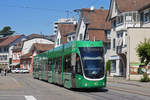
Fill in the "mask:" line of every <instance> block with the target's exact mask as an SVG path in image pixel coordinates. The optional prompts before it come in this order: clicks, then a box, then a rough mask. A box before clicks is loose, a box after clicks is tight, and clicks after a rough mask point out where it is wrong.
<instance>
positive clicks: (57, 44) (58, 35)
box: [55, 30, 62, 47]
mask: <svg viewBox="0 0 150 100" xmlns="http://www.w3.org/2000/svg"><path fill="white" fill-rule="evenodd" d="M58 39H59V41H58ZM61 41H62V39H61V35H60V31H59V30H58V32H57V35H56V39H55V47H58V46H60V45H61ZM58 42H59V43H58Z"/></svg>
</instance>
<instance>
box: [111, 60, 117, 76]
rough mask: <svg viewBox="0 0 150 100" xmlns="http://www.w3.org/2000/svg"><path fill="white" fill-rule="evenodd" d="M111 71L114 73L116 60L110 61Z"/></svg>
mask: <svg viewBox="0 0 150 100" xmlns="http://www.w3.org/2000/svg"><path fill="white" fill-rule="evenodd" d="M111 73H116V60H112V61H111Z"/></svg>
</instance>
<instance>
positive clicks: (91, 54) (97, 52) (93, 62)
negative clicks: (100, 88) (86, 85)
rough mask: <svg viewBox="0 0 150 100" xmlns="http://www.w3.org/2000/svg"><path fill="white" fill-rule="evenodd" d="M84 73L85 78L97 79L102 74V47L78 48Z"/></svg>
mask: <svg viewBox="0 0 150 100" xmlns="http://www.w3.org/2000/svg"><path fill="white" fill-rule="evenodd" d="M79 50H80V54H81V58H82V63H83V70H84V74H85V76H86V77H87V78H91V79H98V78H102V77H103V76H104V58H103V48H102V47H81V48H79Z"/></svg>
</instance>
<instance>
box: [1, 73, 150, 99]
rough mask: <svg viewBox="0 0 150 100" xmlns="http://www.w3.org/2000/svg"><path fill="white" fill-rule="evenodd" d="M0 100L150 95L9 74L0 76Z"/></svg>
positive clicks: (110, 97)
mask: <svg viewBox="0 0 150 100" xmlns="http://www.w3.org/2000/svg"><path fill="white" fill-rule="evenodd" d="M0 100H150V97H149V96H144V95H139V94H136V93H131V92H125V91H121V90H115V89H109V88H105V89H97V90H87V89H85V90H79V89H78V90H68V89H65V88H63V87H61V86H57V85H54V84H49V83H47V82H44V81H40V80H37V79H33V78H32V76H31V75H29V74H9V75H8V76H6V77H5V76H0Z"/></svg>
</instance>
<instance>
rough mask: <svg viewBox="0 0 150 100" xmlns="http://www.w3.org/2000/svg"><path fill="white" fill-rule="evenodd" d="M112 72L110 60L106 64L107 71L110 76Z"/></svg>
mask: <svg viewBox="0 0 150 100" xmlns="http://www.w3.org/2000/svg"><path fill="white" fill-rule="evenodd" d="M110 70H111V61H110V60H108V61H107V62H106V66H105V71H106V72H108V73H109V74H110Z"/></svg>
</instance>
